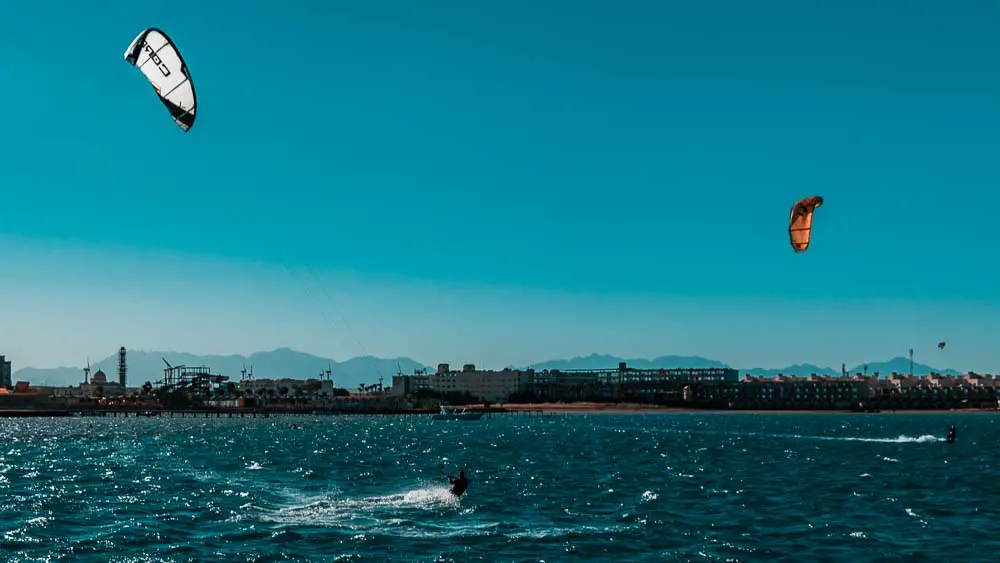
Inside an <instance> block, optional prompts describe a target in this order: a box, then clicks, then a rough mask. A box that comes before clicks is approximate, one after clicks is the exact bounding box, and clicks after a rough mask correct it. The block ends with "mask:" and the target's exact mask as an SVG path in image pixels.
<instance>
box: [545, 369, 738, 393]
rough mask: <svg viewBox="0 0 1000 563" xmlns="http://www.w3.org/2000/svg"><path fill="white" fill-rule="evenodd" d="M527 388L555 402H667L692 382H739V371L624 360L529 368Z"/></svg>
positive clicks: (733, 383)
mask: <svg viewBox="0 0 1000 563" xmlns="http://www.w3.org/2000/svg"><path fill="white" fill-rule="evenodd" d="M527 373H528V379H529V382H528V387H527V389H526V391H527V392H528V393H529V394H531V395H533V396H535V397H539V398H545V399H547V400H555V401H582V400H607V399H618V400H629V401H639V402H647V401H652V402H658V401H666V400H668V399H671V398H678V399H679V398H680V397H681V395H682V393H683V390H684V387H685V386H686V385H689V384H691V383H699V384H732V385H735V384H737V383H738V381H739V370H735V369H732V368H675V369H661V368H655V369H637V368H630V367H628V364H626V363H625V362H621V363H619V364H618V368H617V369H601V370H543V371H535V370H528V371H527Z"/></svg>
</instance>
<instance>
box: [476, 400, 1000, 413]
mask: <svg viewBox="0 0 1000 563" xmlns="http://www.w3.org/2000/svg"><path fill="white" fill-rule="evenodd" d="M494 408H498V409H503V410H504V411H507V412H539V411H541V412H544V413H560V414H570V413H573V414H599V413H608V414H638V413H650V414H654V413H659V414H671V413H673V414H679V413H713V414H847V413H851V414H866V413H860V412H855V411H851V410H847V409H843V410H738V409H701V408H684V407H664V406H659V405H646V404H639V403H589V402H579V403H504V404H502V405H496V406H495V407H494ZM469 409H470V410H487V409H485V408H484V407H483V406H482V405H470V406H469ZM488 410H493V409H492V408H491V409H488ZM997 412H1000V411H997V410H996V409H955V410H944V409H942V410H922V409H921V410H917V409H914V410H897V411H892V410H883V411H881V412H878V413H867V414H985V413H997Z"/></svg>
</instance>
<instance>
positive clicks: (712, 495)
mask: <svg viewBox="0 0 1000 563" xmlns="http://www.w3.org/2000/svg"><path fill="white" fill-rule="evenodd" d="M2 424H3V428H4V433H3V434H4V439H5V443H4V444H3V445H2V446H0V533H2V537H0V560H5V561H35V560H37V561H42V560H45V561H56V560H67V561H284V560H288V561H546V562H553V561H630V562H632V561H635V562H639V561H781V560H786V561H846V560H850V561H852V562H860V561H892V560H899V561H995V560H996V557H997V550H998V549H1000V467H998V463H997V461H998V454H997V446H998V443H1000V416H997V415H995V414H988V413H987V414H951V413H940V414H888V413H886V414H855V415H835V414H801V415H800V414H733V413H721V414H708V413H705V414H689V413H675V414H634V415H619V414H592V415H582V414H573V415H568V416H558V417H551V418H528V417H496V418H484V419H482V420H480V421H475V422H474V421H433V420H431V419H430V417H415V416H400V417H360V416H359V417H349V416H342V417H271V418H266V419H264V418H258V419H249V418H247V419H239V418H235V419H229V418H209V419H204V418H200V419H192V418H184V419H181V418H127V419H126V418H72V419H70V418H64V419H5V420H3V422H2ZM293 424H295V425H297V428H294V427H293V426H292V425H293ZM949 424H956V425H957V426H958V440H957V443H955V444H947V443H945V442H944V441H943V438H944V435H945V433H946V431H947V427H948V425H949ZM461 468H465V470H466V474H467V475H468V476H469V477H470V478H471V480H472V483H471V485H470V487H469V490H468V492H467V493H466V495H465V496H464V497H462V498H461V499H456V498H454V497H453V496H452V495H451V494H450V493H449V492H448V489H447V487H446V484H447V481H446V478H445V477H444V474H446V473H456V472H457V471H458V470H459V469H461Z"/></svg>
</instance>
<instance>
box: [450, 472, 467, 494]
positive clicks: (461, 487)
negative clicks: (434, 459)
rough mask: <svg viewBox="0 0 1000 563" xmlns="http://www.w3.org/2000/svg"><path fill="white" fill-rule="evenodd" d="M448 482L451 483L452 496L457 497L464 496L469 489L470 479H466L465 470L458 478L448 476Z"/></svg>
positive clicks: (459, 473)
mask: <svg viewBox="0 0 1000 563" xmlns="http://www.w3.org/2000/svg"><path fill="white" fill-rule="evenodd" d="M448 482H449V483H451V494H453V495H455V496H456V497H460V496H462V494H463V493H465V489H468V488H469V479H468V478H466V476H465V470H464V469H463V470H461V471H459V472H458V477H452V476H451V475H448Z"/></svg>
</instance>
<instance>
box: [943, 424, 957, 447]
mask: <svg viewBox="0 0 1000 563" xmlns="http://www.w3.org/2000/svg"><path fill="white" fill-rule="evenodd" d="M955 432H956V431H955V426H954V425H952V426H951V428H949V429H948V437H947V438H945V441H947V442H948V443H949V444H954V443H955Z"/></svg>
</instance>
